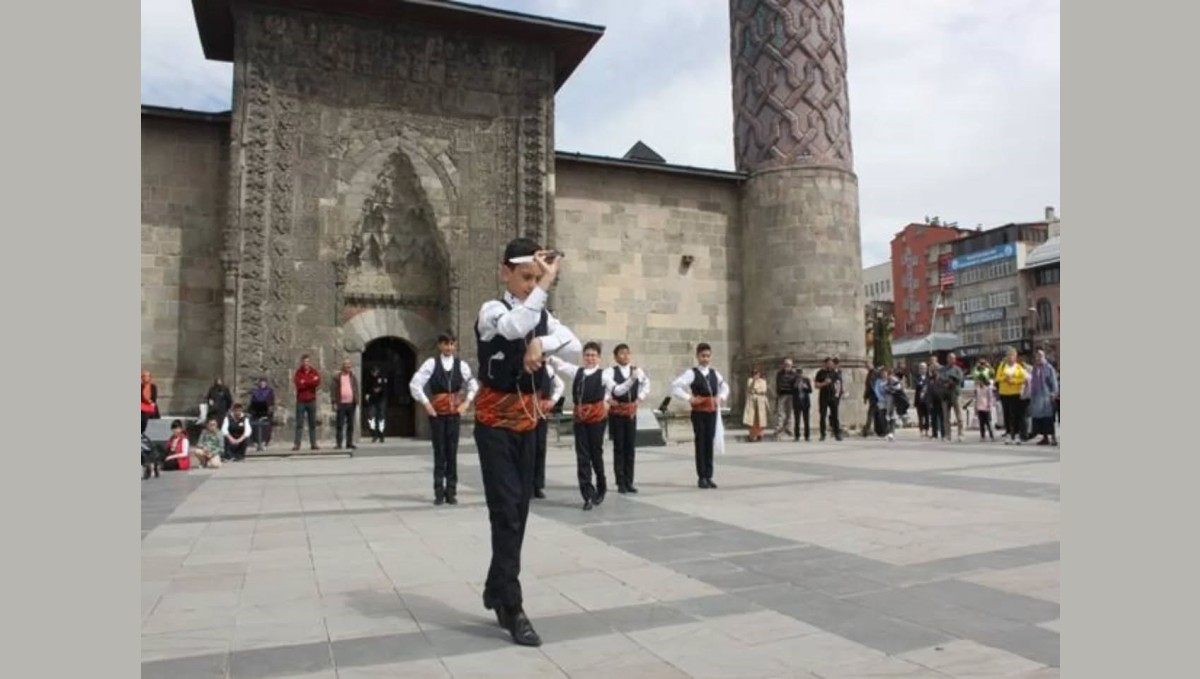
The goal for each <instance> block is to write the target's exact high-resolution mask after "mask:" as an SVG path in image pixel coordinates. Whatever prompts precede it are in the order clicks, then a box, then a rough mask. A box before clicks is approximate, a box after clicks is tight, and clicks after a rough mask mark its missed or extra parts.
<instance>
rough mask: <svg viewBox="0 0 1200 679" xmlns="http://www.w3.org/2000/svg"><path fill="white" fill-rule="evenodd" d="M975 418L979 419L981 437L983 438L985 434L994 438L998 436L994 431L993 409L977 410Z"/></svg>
mask: <svg viewBox="0 0 1200 679" xmlns="http://www.w3.org/2000/svg"><path fill="white" fill-rule="evenodd" d="M975 419H977V420H979V438H983V437H984V435H985V434H986V435H987V436H990V437H992V438H993V439H994V438H996V435H995V434H994V433H992V411H990V410H976V411H975Z"/></svg>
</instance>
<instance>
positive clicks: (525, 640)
mask: <svg viewBox="0 0 1200 679" xmlns="http://www.w3.org/2000/svg"><path fill="white" fill-rule="evenodd" d="M505 620H506V622H508V625H507V627H508V633H509V634H511V635H512V640H513V643H515V644H519V645H521V646H541V645H542V638H541V637H539V636H538V633H537V632H535V631H533V623H531V622H529V618H528V617H526V615H525V611H522V610H520V609H517V610H516V612H514V613H507V614H505Z"/></svg>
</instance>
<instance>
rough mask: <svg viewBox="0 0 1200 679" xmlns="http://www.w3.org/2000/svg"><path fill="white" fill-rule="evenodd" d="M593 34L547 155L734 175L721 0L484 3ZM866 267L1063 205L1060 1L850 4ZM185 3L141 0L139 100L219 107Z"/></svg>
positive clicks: (220, 76)
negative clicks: (640, 157)
mask: <svg viewBox="0 0 1200 679" xmlns="http://www.w3.org/2000/svg"><path fill="white" fill-rule="evenodd" d="M477 4H485V5H488V6H491V7H497V8H501V9H510V10H516V11H521V12H528V13H532V14H541V15H545V16H551V17H555V18H560V19H568V20H573V21H582V22H586V23H592V24H599V25H601V26H604V27H605V28H606V32H605V35H604V37H603V38H601V39H600V42H599V43H598V44H597V45H596V47H595V49H593V50H592V52H591V54H590V55H589V56H588V57H587V59H585V60H584V62H583V63H582V64H581V65H580V67H579V69H578V70H576V71H575V74H574V75H573V76H572V77H571V79H570V80H569V81H568V82H567V84H566V85H565V86H564V87H563V88H562V89H561V90H560V91H559V93H558V101H557V116H558V118H557V129H556V134H557V140H556V146H557V148H558V149H559V150H562V151H581V152H585V153H594V154H598V155H612V156H620V155H623V154H624V153H625V151H626V150H628V148H629V147H630V146H632V145H633V143H634V142H636V141H637V140H639V139H641V140H643V141H645V142H646V143H647V144H648V145H650V146H651V147H652V148H653V149H655V150H656V151H658V152H659V153H660V154H662V155H663V156H664V157H665V158H666V159H667V161H668V162H671V163H679V164H683V165H694V166H699V167H712V168H720V169H733V123H732V119H733V114H732V105H731V103H730V75H729V31H728V22H729V16H728V0H653V1H647V0H477ZM845 4H846V34H847V43H848V44H847V53H848V60H849V77H850V110H851V132H852V134H853V140H854V155H855V171H856V172H857V173H858V177H859V192H860V194H859V200H860V205H861V219H862V235H863V263H864V265H871V264H875V263H878V262H882V261H884V260H886V259H887V258H888V256H889V254H888V253H889V248H888V243H889V242H890V241H891V237H892V235H893V234H894V233H895V232H896V231H897V230H898V229H899V228H900V227H902V226H903V225H905V224H907V223H909V222H911V221H921V220H923V219H924V218H925V217H926V216H935V215H936V216H939V217H941V219H942V220H943V221H956V222H958V223H959V225H960V226H964V227H974V226H976V225H977V224H982V225H983V226H984V228H988V227H991V226H998V225H1000V224H1005V223H1008V222H1013V221H1033V220H1036V219H1040V218H1041V216H1042V214H1043V210H1044V208H1045V207H1046V206H1055V207H1056V208H1058V209H1059V211H1060V212H1061V211H1062V206H1061V205H1060V202H1059V2H1058V0H846V3H845ZM231 73H232V71H231V68H230V65H229V64H221V63H210V62H206V61H205V60H204V57H203V55H202V53H201V50H200V41H199V39H198V38H197V36H196V29H195V23H194V19H193V17H192V11H191V2H190V0H142V103H144V104H151V105H155V106H168V107H178V108H191V109H199V110H207V111H223V110H228V108H229V101H230V90H231V87H232V85H231V83H232V75H231Z"/></svg>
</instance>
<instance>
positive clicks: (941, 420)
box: [928, 396, 948, 439]
mask: <svg viewBox="0 0 1200 679" xmlns="http://www.w3.org/2000/svg"><path fill="white" fill-rule="evenodd" d="M928 409H929V435H930V436H932V437H933V438H935V439H940V438H945V437H946V436H947V434H948V432H947V428H946V409H945V408H943V407H942V399H940V398H937V397H936V396H930V397H929V406H928Z"/></svg>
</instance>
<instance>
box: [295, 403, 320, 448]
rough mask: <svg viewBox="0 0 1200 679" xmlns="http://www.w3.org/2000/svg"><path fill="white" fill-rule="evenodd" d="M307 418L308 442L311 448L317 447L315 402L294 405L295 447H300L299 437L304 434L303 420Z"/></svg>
mask: <svg viewBox="0 0 1200 679" xmlns="http://www.w3.org/2000/svg"><path fill="white" fill-rule="evenodd" d="M302 416H307V418H308V441H309V443H310V444H311V445H312V447H313V448H316V447H317V402H316V401H312V402H310V403H297V404H296V447H297V448H299V447H300V435H301V434H303V433H304V419H302Z"/></svg>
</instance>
